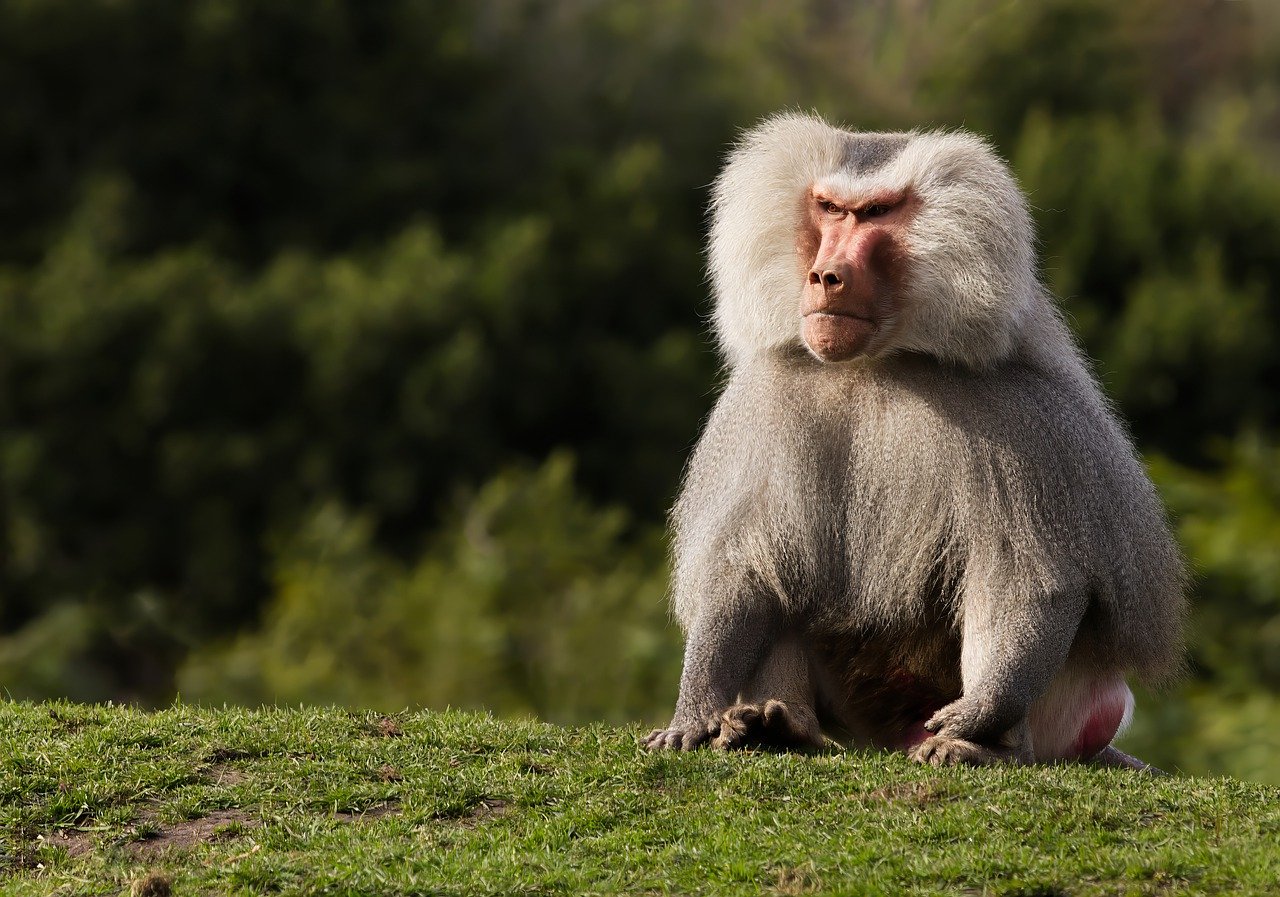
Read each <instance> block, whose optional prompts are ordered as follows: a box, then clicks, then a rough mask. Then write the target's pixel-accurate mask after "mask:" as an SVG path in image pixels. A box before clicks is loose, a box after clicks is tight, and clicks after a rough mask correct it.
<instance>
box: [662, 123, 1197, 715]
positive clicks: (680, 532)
mask: <svg viewBox="0 0 1280 897" xmlns="http://www.w3.org/2000/svg"><path fill="white" fill-rule="evenodd" d="M815 182H824V183H830V184H834V185H836V186H837V187H839V188H840V189H842V190H845V191H854V192H856V191H857V190H860V189H863V188H870V187H880V188H888V189H895V190H896V189H900V188H910V189H911V190H912V191H913V192H914V194H915V195H916V196H918V198H919V199H920V202H921V205H920V211H919V214H918V215H917V217H916V218H915V220H914V221H913V222H912V224H911V225H910V232H909V239H908V241H907V243H908V245H907V246H906V253H907V263H906V271H907V280H906V286H905V287H904V293H905V295H904V296H902V297H900V302H899V304H900V305H901V306H902V308H903V319H902V321H901V322H900V324H899V326H898V327H897V329H896V331H895V338H894V340H893V345H892V346H891V347H890V348H889V349H887V350H886V351H883V352H881V353H879V354H877V355H876V356H875V357H871V358H859V359H856V360H855V361H853V362H849V363H844V364H823V363H822V362H820V361H818V360H816V359H815V358H814V357H812V356H811V355H810V354H808V353H807V352H806V351H805V349H804V346H803V343H802V341H801V337H800V324H801V319H800V315H799V314H798V312H797V308H798V304H799V299H800V291H801V289H802V288H803V283H804V273H805V270H806V262H805V260H802V259H800V258H799V257H798V255H797V251H796V233H797V228H798V227H799V223H800V216H801V214H802V202H803V201H804V197H805V196H806V195H807V194H806V191H807V190H808V188H809V186H810V185H811V184H814V183H815ZM712 212H713V221H712V226H711V236H710V247H709V258H710V269H711V274H712V280H713V284H714V290H715V297H716V306H715V318H714V325H715V332H716V335H717V338H718V340H719V344H720V347H721V349H722V351H723V353H724V357H725V359H726V362H727V364H728V367H729V371H730V377H729V383H728V386H727V388H726V390H725V392H724V394H723V395H722V396H721V398H720V400H719V403H718V404H717V406H716V409H715V411H714V413H713V414H712V416H711V419H710V421H709V422H708V424H707V427H706V431H705V433H704V435H703V437H702V439H701V442H700V443H699V445H698V448H697V450H696V452H695V454H694V456H693V459H692V461H691V462H690V465H689V468H688V471H687V475H686V479H685V486H684V490H683V493H682V495H681V497H680V499H679V502H678V503H677V505H676V507H675V510H674V513H673V522H674V528H675V556H676V571H675V577H674V584H673V603H674V607H675V610H676V613H677V616H678V617H679V619H680V620H681V621H682V623H683V624H684V625H685V626H686V628H689V627H692V626H693V625H694V624H695V621H696V620H698V619H699V617H700V616H701V617H705V615H706V614H707V613H731V612H733V608H735V607H738V606H746V605H748V604H750V603H751V602H759V601H764V602H768V603H770V604H775V605H776V606H777V607H780V608H781V609H782V613H783V615H784V618H785V620H787V621H789V622H788V623H787V625H788V626H790V627H792V628H796V627H798V628H800V629H802V630H803V631H805V632H807V633H810V634H812V635H813V636H814V637H818V636H821V635H824V634H832V635H835V636H839V635H840V634H841V633H866V632H873V633H899V634H904V635H902V638H903V639H904V641H903V645H902V647H901V649H900V651H901V653H902V654H904V655H906V654H909V653H910V652H911V650H912V646H913V645H914V644H916V643H917V642H921V643H922V640H924V639H925V638H926V636H929V635H930V634H936V633H938V632H941V633H943V634H944V635H943V637H944V639H949V640H950V641H951V643H953V649H948V650H952V653H951V654H946V652H945V651H944V652H943V653H944V654H946V656H948V657H954V656H955V652H956V651H958V648H957V647H955V645H956V644H958V641H959V639H960V633H961V630H962V629H963V628H964V621H965V619H966V617H967V616H968V617H970V618H971V621H973V620H979V619H988V618H1003V617H1008V618H1010V619H1013V620H1015V621H1016V620H1019V619H1021V616H1022V615H1024V614H1027V615H1028V616H1027V619H1028V620H1029V621H1030V620H1032V619H1038V617H1035V616H1034V615H1030V614H1029V612H1028V611H1027V609H1028V608H1042V607H1048V608H1049V610H1048V611H1047V612H1046V613H1047V618H1048V619H1050V620H1051V621H1054V620H1056V619H1057V618H1056V617H1055V616H1054V613H1053V610H1052V607H1053V605H1054V603H1055V602H1067V603H1069V602H1070V601H1076V600H1078V601H1079V602H1080V603H1081V605H1083V606H1086V608H1087V609H1086V610H1085V611H1084V614H1083V619H1082V620H1079V621H1078V623H1077V619H1076V618H1074V617H1071V616H1070V614H1068V613H1066V612H1065V611H1064V613H1063V615H1062V620H1063V622H1061V623H1060V624H1059V623H1056V622H1055V623H1054V624H1053V625H1062V626H1071V627H1076V626H1077V625H1078V629H1077V630H1076V631H1075V635H1074V637H1073V638H1072V637H1071V636H1070V633H1068V638H1071V641H1070V644H1071V649H1070V659H1069V661H1068V662H1067V666H1068V667H1070V668H1071V669H1072V670H1076V671H1078V669H1080V668H1087V669H1089V670H1095V671H1115V672H1116V673H1117V674H1130V673H1131V674H1134V675H1136V676H1138V677H1140V678H1141V679H1143V680H1146V681H1148V682H1159V681H1161V680H1162V679H1164V678H1166V677H1167V676H1169V675H1170V674H1171V673H1172V672H1174V671H1175V670H1176V669H1177V668H1178V666H1179V663H1180V656H1181V653H1180V652H1181V647H1180V645H1181V639H1180V628H1181V621H1182V616H1183V592H1184V581H1183V567H1182V563H1181V560H1180V557H1179V554H1178V551H1177V549H1176V548H1175V546H1174V543H1173V540H1172V538H1171V536H1170V533H1169V529H1168V526H1167V523H1166V520H1165V516H1164V512H1163V510H1162V508H1161V506H1160V503H1159V500H1158V498H1157V496H1156V494H1155V491H1154V489H1153V487H1152V485H1151V483H1150V481H1149V480H1148V478H1147V476H1146V475H1145V473H1144V471H1143V469H1142V466H1141V464H1140V463H1139V461H1138V459H1137V456H1136V454H1135V452H1134V449H1133V447H1132V444H1131V442H1130V440H1129V438H1128V436H1127V435H1126V433H1125V431H1124V429H1123V427H1122V425H1121V424H1120V423H1119V421H1118V420H1117V418H1116V416H1115V414H1114V413H1113V411H1112V409H1111V408H1110V406H1109V405H1108V403H1107V401H1106V399H1105V398H1104V397H1103V395H1102V393H1101V391H1100V390H1099V388H1098V386H1097V384H1096V382H1095V381H1094V379H1093V377H1092V375H1091V374H1090V372H1089V370H1088V369H1087V367H1086V365H1085V362H1084V360H1083V359H1082V357H1081V354H1080V351H1079V349H1078V348H1077V346H1076V344H1075V342H1074V340H1073V338H1072V337H1071V335H1070V333H1069V331H1068V329H1067V328H1066V326H1065V325H1064V323H1063V321H1062V319H1061V317H1060V315H1059V314H1058V312H1057V310H1056V309H1055V308H1054V305H1053V302H1052V300H1051V299H1050V297H1049V296H1048V295H1047V294H1046V291H1045V290H1044V289H1043V288H1042V286H1041V285H1040V283H1039V281H1038V278H1037V276H1036V274H1035V269H1034V252H1033V246H1032V241H1033V227H1032V223H1031V218H1030V215H1029V214H1028V211H1027V207H1026V203H1025V200H1024V199H1023V196H1022V193H1021V191H1020V190H1019V188H1018V187H1017V185H1016V183H1015V182H1014V179H1013V177H1012V176H1011V174H1010V173H1009V171H1008V169H1007V167H1006V166H1005V165H1004V163H1003V162H1001V161H1000V159H999V158H998V157H997V156H996V155H995V153H994V152H993V151H992V149H991V147H990V146H989V145H988V144H986V143H985V142H984V141H982V140H981V139H979V138H977V137H975V136H973V135H970V134H965V133H944V132H929V133H914V132H913V133H909V134H896V135H888V134H867V133H858V132H849V131H844V130H839V129H836V128H834V127H831V126H830V125H828V124H826V123H825V122H823V121H821V120H820V119H817V118H815V117H812V116H807V115H784V116H779V117H776V118H773V119H770V120H768V121H766V122H764V123H763V124H761V125H760V126H759V127H757V128H756V129H754V130H753V131H751V132H750V133H748V134H747V135H746V136H745V137H744V138H743V139H742V141H741V142H740V143H739V144H738V145H737V147H736V148H735V149H734V150H733V151H732V153H731V155H730V157H729V160H728V163H727V165H726V166H725V169H724V172H723V174H722V175H721V176H720V178H719V180H718V181H717V182H716V185H715V192H714V199H713V205H712ZM1045 615H1046V614H1041V615H1040V617H1045ZM1028 625H1031V624H1030V622H1028ZM970 630H972V627H970ZM1013 631H1014V632H1015V635H1016V626H1015V627H1013ZM966 638H972V639H973V640H974V643H975V644H976V643H977V642H978V641H980V640H981V638H982V632H981V631H980V630H978V631H977V633H976V634H972V632H971V634H970V635H966ZM913 640H914V641H913ZM970 647H972V646H970ZM966 662H968V661H966ZM1068 672H1070V670H1069V671H1068ZM948 675H950V674H948ZM958 675H959V671H958V670H957V671H956V673H955V676H958ZM1048 675H1050V676H1052V675H1058V676H1059V679H1062V680H1063V681H1066V678H1069V677H1068V674H1067V673H1062V674H1055V673H1054V671H1052V670H1050V671H1049V673H1048ZM1072 675H1074V673H1072ZM943 678H946V677H945V676H944V677H943ZM1033 690H1036V691H1037V693H1043V687H1040V688H1038V689H1036V688H1034V687H1033ZM1057 700H1060V701H1065V700H1067V698H1065V697H1063V696H1062V695H1059V696H1058V698H1057ZM1033 715H1034V714H1033Z"/></svg>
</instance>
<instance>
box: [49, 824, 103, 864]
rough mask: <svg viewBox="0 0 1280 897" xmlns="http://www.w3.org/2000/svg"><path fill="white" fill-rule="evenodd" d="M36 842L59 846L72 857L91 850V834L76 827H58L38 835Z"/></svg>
mask: <svg viewBox="0 0 1280 897" xmlns="http://www.w3.org/2000/svg"><path fill="white" fill-rule="evenodd" d="M36 843H37V844H41V845H44V846H46V847H58V848H61V849H62V850H65V851H66V852H67V856H69V857H71V858H73V859H74V858H75V857H78V856H83V855H84V854H86V853H88V852H89V851H91V850H93V834H92V833H91V832H82V831H79V830H78V829H58V830H57V831H54V832H51V833H50V834H47V835H40V836H39V837H38V838H37V839H36Z"/></svg>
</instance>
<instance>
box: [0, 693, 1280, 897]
mask: <svg viewBox="0 0 1280 897" xmlns="http://www.w3.org/2000/svg"><path fill="white" fill-rule="evenodd" d="M639 734H640V732H639V731H638V730H634V729H618V728H609V727H603V726H593V727H587V728H579V729H564V728H557V727H555V726H550V725H544V724H540V723H534V722H509V721H499V720H496V719H493V718H490V717H488V716H484V715H477V714H466V713H458V712H447V713H426V712H423V713H406V714H402V715H397V716H394V717H384V716H379V715H377V714H353V713H349V712H346V711H342V710H336V709H297V710H293V709H266V710H255V711H249V710H239V709H225V710H210V709H200V708H195V707H186V706H175V707H173V708H171V709H168V710H164V711H161V712H158V713H144V712H140V711H136V710H133V709H129V708H121V707H111V706H105V707H104V706H78V705H72V704H63V703H58V704H21V703H4V704H0V893H3V894H52V893H57V894H119V893H121V892H125V893H129V892H130V891H131V892H132V893H133V894H137V895H148V897H158V895H163V894H167V893H173V894H179V895H183V894H231V893H235V894H281V893H283V894H295V893H296V894H321V893H323V894H364V895H379V894H459V895H462V894H468V895H470V894H535V893H536V894H547V893H554V894H593V893H644V894H653V893H705V894H759V893H767V894H810V893H813V894H826V893H833V894H893V895H898V894H930V895H933V894H968V895H980V894H982V895H985V894H1006V895H1013V894H1018V895H1028V897H1029V895H1064V894H1070V895H1077V894H1173V893H1177V894H1218V893H1232V894H1237V893H1239V894H1268V893H1276V892H1277V888H1280V789H1276V788H1272V787H1267V786H1262V785H1254V784H1249V783H1244V782H1239V781H1234V780H1230V779H1190V778H1177V777H1171V778H1154V777H1148V776H1143V775H1140V774H1134V773H1129V772H1126V771H1122V770H1098V769H1087V768H1080V767H1044V768H1032V769H1019V768H997V769H983V770H971V769H949V770H934V769H927V768H922V767H919V766H916V765H913V764H911V763H910V762H908V761H907V760H906V759H905V758H904V757H901V756H896V755H895V756H888V755H878V754H877V755H868V754H862V753H850V752H838V751H833V752H831V753H827V754H820V755H812V756H799V755H785V754H784V755H773V754H748V755H742V754H738V755H724V754H712V753H705V752H699V753H694V754H688V755H672V754H663V755H652V754H648V753H645V752H643V751H642V750H640V749H639V748H638V747H637V738H638V736H639Z"/></svg>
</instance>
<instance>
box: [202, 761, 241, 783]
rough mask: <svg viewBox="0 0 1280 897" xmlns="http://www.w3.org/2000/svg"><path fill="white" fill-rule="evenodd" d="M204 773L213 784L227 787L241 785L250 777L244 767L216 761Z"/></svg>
mask: <svg viewBox="0 0 1280 897" xmlns="http://www.w3.org/2000/svg"><path fill="white" fill-rule="evenodd" d="M204 775H205V777H206V778H208V780H209V782H210V783H211V784H214V785H222V786H224V787H227V788H230V787H232V786H233V785H239V784H241V783H242V782H244V781H245V779H247V778H248V776H247V775H245V772H244V770H243V769H240V768H239V767H237V766H232V765H231V764H230V763H215V764H213V765H212V766H210V767H209V768H208V769H206V770H205V771H204Z"/></svg>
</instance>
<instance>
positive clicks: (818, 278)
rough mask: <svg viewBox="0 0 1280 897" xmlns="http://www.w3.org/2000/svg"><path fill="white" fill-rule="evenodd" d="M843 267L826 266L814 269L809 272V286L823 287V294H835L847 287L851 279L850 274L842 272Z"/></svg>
mask: <svg viewBox="0 0 1280 897" xmlns="http://www.w3.org/2000/svg"><path fill="white" fill-rule="evenodd" d="M842 267H843V266H841V265H832V266H829V267H827V266H824V267H821V268H814V269H813V270H812V271H810V272H809V284H810V285H811V286H817V285H819V284H821V285H822V289H823V292H827V293H833V292H835V291H837V290H839V289H840V288H841V287H842V286H844V285H845V282H846V281H847V280H848V279H849V278H848V273H847V272H845V271H842V270H841V268H842Z"/></svg>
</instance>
